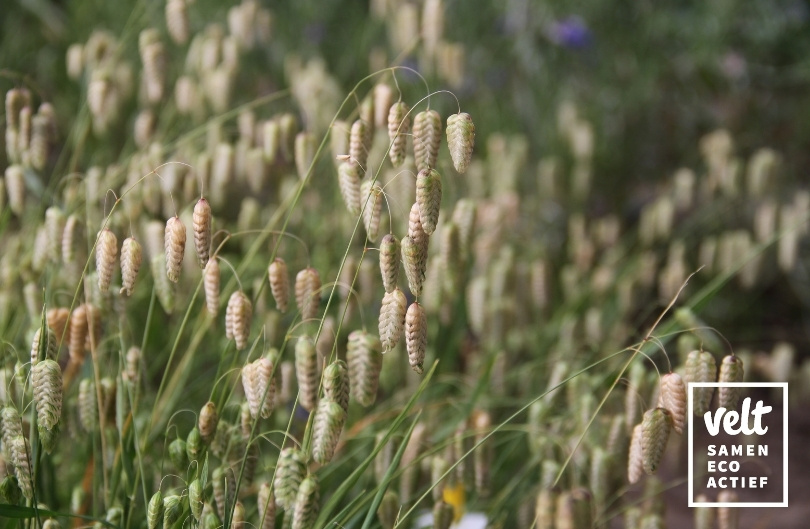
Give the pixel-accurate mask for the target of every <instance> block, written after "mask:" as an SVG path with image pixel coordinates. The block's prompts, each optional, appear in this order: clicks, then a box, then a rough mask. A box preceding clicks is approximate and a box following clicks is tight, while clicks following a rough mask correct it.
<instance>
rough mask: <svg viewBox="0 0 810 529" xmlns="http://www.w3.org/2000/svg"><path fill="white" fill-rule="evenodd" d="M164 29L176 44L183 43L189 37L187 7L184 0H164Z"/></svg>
mask: <svg viewBox="0 0 810 529" xmlns="http://www.w3.org/2000/svg"><path fill="white" fill-rule="evenodd" d="M166 29H168V30H169V36H170V37H171V38H172V40H173V41H174V42H175V43H176V44H185V43H186V42H188V37H189V33H190V30H189V22H188V8H187V6H186V0H168V2H166Z"/></svg>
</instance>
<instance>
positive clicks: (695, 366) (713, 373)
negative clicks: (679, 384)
mask: <svg viewBox="0 0 810 529" xmlns="http://www.w3.org/2000/svg"><path fill="white" fill-rule="evenodd" d="M716 377H717V364H716V363H715V361H714V356H713V355H712V354H711V353H709V352H706V351H692V352H691V353H689V354H688V355H687V356H686V369H685V376H684V379H685V380H684V381H685V382H686V383H687V384H688V383H689V382H714V381H715V380H716ZM713 393H714V388H692V408H693V410H694V413H695V415H697V416H699V417H702V416H703V414H704V413H706V412H707V411H709V406H710V405H711V402H712V395H713Z"/></svg>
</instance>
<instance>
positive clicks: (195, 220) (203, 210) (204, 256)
mask: <svg viewBox="0 0 810 529" xmlns="http://www.w3.org/2000/svg"><path fill="white" fill-rule="evenodd" d="M191 225H192V228H193V229H194V248H195V249H196V250H197V263H198V264H199V265H200V268H205V265H206V263H208V256H209V251H210V249H211V205H210V204H208V201H207V200H206V199H204V198H201V199H200V200H198V201H197V204H195V205H194V214H193V216H192V224H191Z"/></svg>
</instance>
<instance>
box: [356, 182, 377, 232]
mask: <svg viewBox="0 0 810 529" xmlns="http://www.w3.org/2000/svg"><path fill="white" fill-rule="evenodd" d="M360 197H361V198H360V208H361V209H362V210H363V226H364V227H365V228H366V235H368V239H369V240H370V241H376V240H377V235H378V234H379V232H380V218H381V217H382V207H383V190H382V188H381V187H380V186H378V185H372V183H371V180H364V181H363V183H362V184H361V185H360Z"/></svg>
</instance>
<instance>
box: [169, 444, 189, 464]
mask: <svg viewBox="0 0 810 529" xmlns="http://www.w3.org/2000/svg"><path fill="white" fill-rule="evenodd" d="M169 459H170V460H171V462H172V464H173V465H174V468H176V469H177V470H179V471H181V472H184V471H185V470H186V468H188V464H189V460H188V446H186V441H185V439H180V438H179V437H178V438H177V439H175V440H174V441H172V442H171V443H169Z"/></svg>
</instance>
